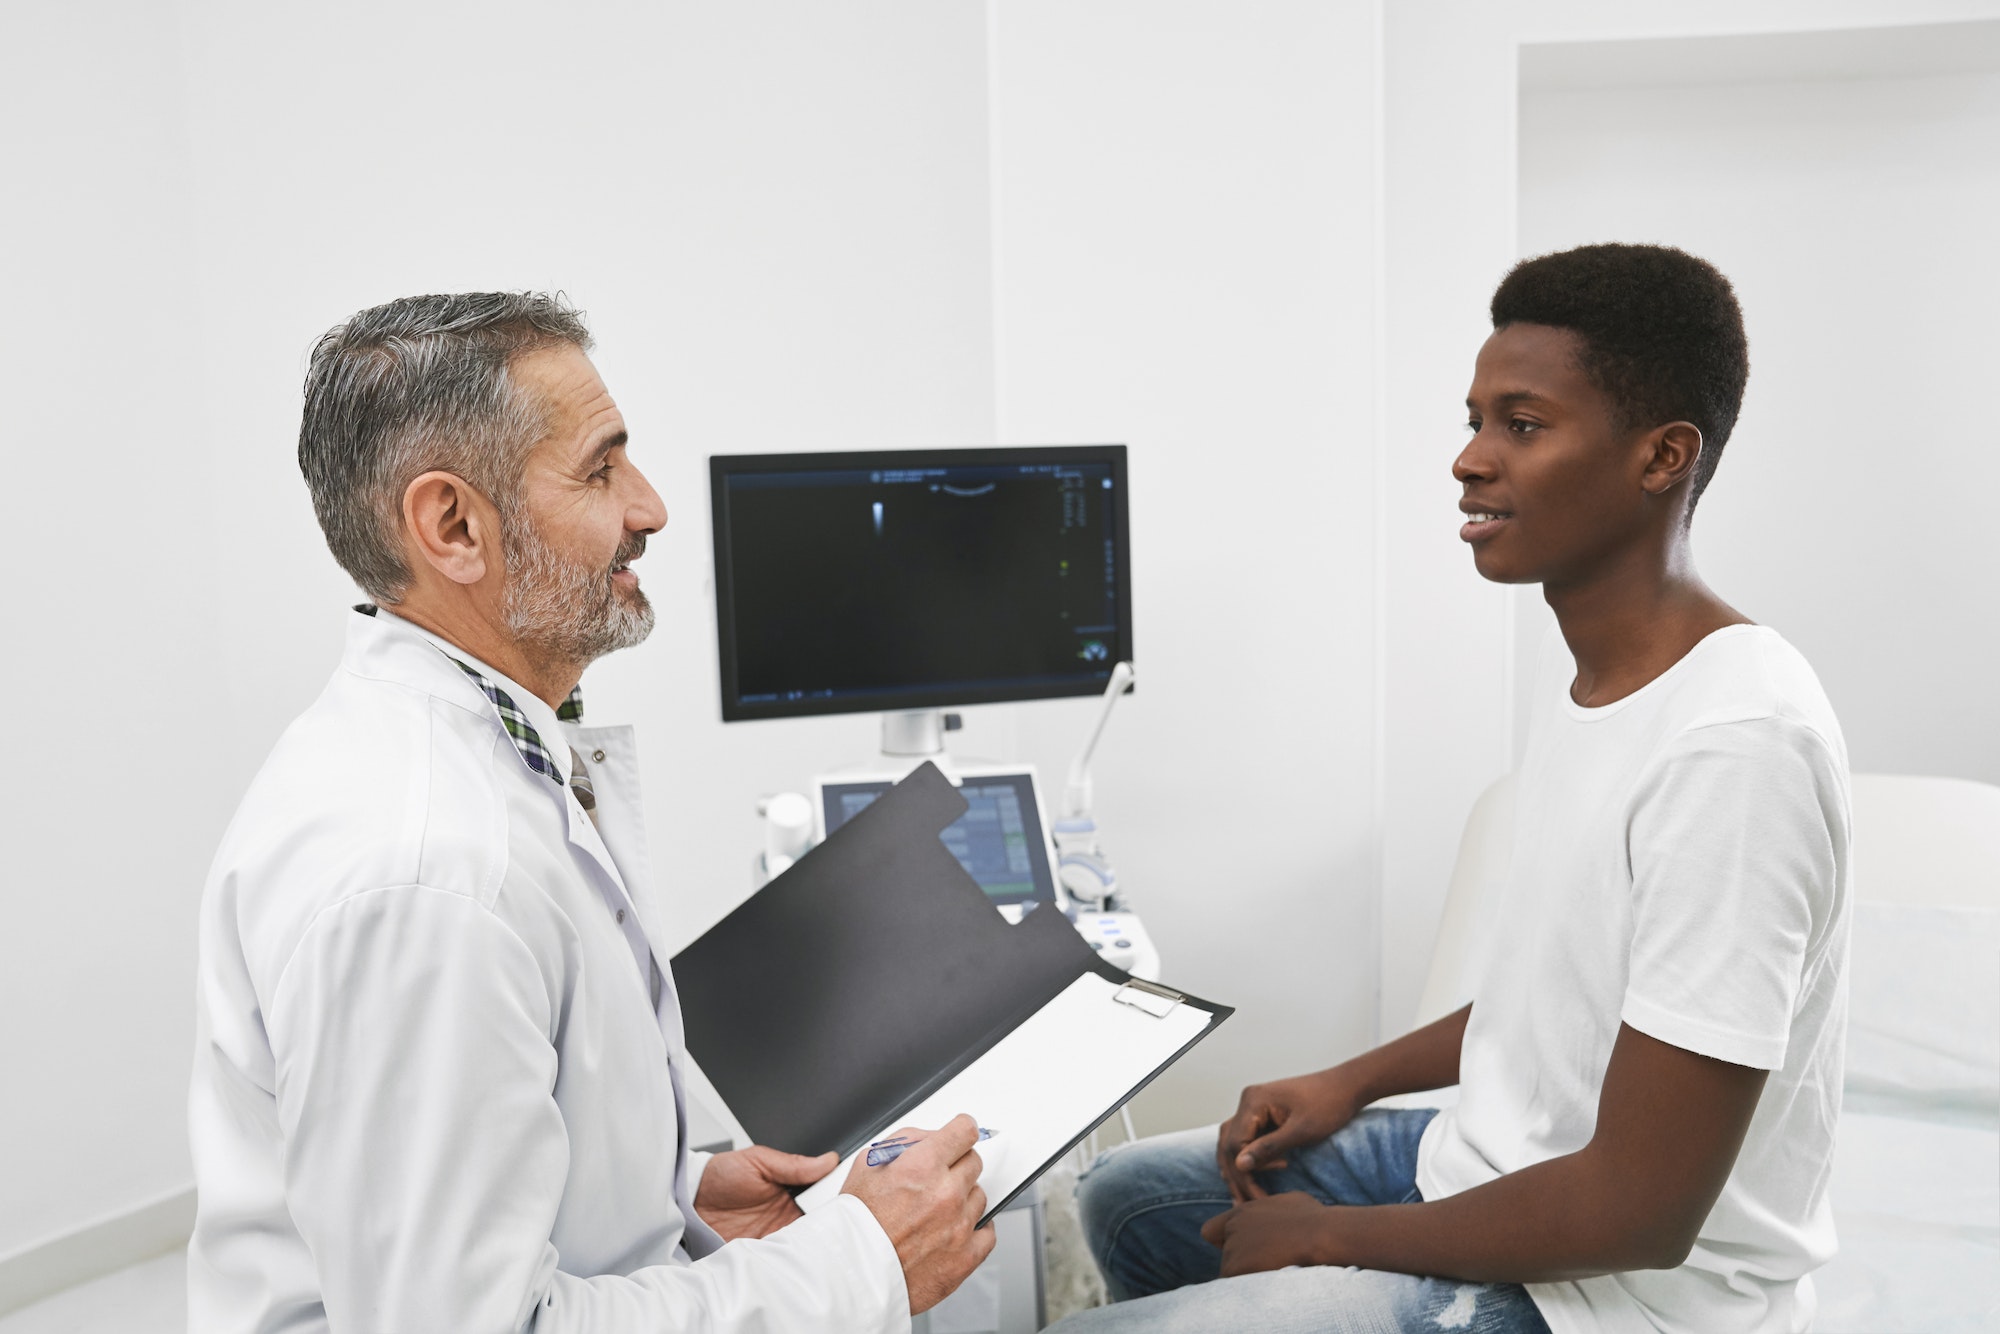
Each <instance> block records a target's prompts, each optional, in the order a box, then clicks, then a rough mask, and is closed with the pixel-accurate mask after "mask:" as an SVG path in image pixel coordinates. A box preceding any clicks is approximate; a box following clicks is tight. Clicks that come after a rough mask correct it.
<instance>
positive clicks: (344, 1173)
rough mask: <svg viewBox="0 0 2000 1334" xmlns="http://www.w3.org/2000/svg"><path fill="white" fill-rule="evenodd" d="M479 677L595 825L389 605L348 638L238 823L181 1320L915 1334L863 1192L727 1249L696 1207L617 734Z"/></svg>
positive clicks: (238, 1332) (361, 620) (630, 769)
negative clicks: (576, 756)
mask: <svg viewBox="0 0 2000 1334" xmlns="http://www.w3.org/2000/svg"><path fill="white" fill-rule="evenodd" d="M459 656H460V657H463V658H466V660H467V661H472V659H471V658H470V656H469V655H466V654H463V653H460V654H459ZM473 665H474V666H481V664H479V663H477V662H473ZM487 675H488V676H489V677H490V678H491V679H493V680H494V682H495V683H496V684H498V685H500V686H501V687H502V688H503V689H505V690H507V692H508V693H509V694H511V695H512V696H513V697H514V699H515V701H516V703H517V704H518V705H519V707H520V708H521V710H522V712H523V713H525V714H527V715H528V717H529V719H530V720H531V722H533V724H534V725H535V727H536V730H537V731H538V732H539V733H540V734H541V735H542V737H543V738H544V739H545V741H547V743H548V744H549V747H550V748H551V750H553V751H555V752H557V759H558V762H559V763H560V764H561V765H563V766H564V767H565V769H567V767H568V765H569V763H570V757H569V755H568V754H567V753H563V752H564V750H565V748H564V746H563V744H562V741H563V740H568V741H569V743H570V744H571V745H574V746H575V747H576V748H577V749H578V750H579V751H581V752H582V753H583V754H584V755H585V756H586V757H591V758H590V760H589V763H588V768H589V770H590V773H591V777H592V780H593V782H594V784H595V788H596V792H597V800H598V807H597V815H598V824H597V825H593V823H592V821H591V820H590V818H589V817H588V816H587V815H586V814H585V813H584V811H583V809H582V808H581V807H580V806H579V805H577V803H576V800H575V798H574V797H573V796H572V795H571V794H570V792H569V791H568V789H567V788H558V787H557V785H556V784H554V783H552V782H550V781H549V780H548V779H547V778H546V777H544V776H542V775H540V774H537V773H534V772H533V771H531V770H530V769H529V768H528V767H527V765H526V764H525V763H524V762H523V760H522V758H521V756H520V754H519V752H518V751H516V749H515V748H514V746H513V744H512V742H511V741H510V740H509V739H508V737H507V735H506V734H505V732H504V731H503V730H502V728H501V725H500V720H499V717H498V714H497V713H496V711H495V710H494V708H493V706H492V704H491V703H490V702H489V701H488V700H487V699H486V697H485V696H484V695H483V694H482V693H481V692H480V691H479V689H478V688H477V687H476V686H475V685H474V684H473V682H472V681H471V680H470V679H469V678H468V677H467V676H466V675H465V674H464V673H463V672H461V671H460V670H459V668H458V667H456V666H454V665H453V664H452V663H451V662H450V661H449V660H448V659H447V658H446V657H445V656H444V654H443V653H442V652H441V651H440V649H439V647H438V645H437V644H436V643H435V642H433V641H432V640H430V639H429V638H428V637H427V636H426V635H425V634H424V633H423V632H421V631H419V630H418V629H417V628H416V627H414V626H412V625H410V624H409V623H408V622H405V621H401V620H399V619H397V618H394V617H392V616H389V615H387V614H383V615H378V616H374V617H369V616H363V615H355V616H353V617H351V618H350V624H349V627H348V637H347V650H346V653H345V655H344V659H343V661H342V663H341V666H340V669H339V670H338V671H336V672H335V673H334V676H333V679H332V681H331V682H329V683H328V685H327V688H326V690H325V692H324V693H323V694H322V695H321V696H320V697H319V699H318V700H317V701H316V702H315V703H314V704H313V706H312V707H311V708H310V709H308V710H307V711H306V712H305V714H304V715H302V716H301V717H300V718H299V719H298V720H297V721H296V722H294V723H293V724H292V725H291V727H290V728H288V729H287V730H286V732H285V734H284V736H283V737H282V738H281V739H280V741H279V742H278V745H277V748H276V749H275V750H274V751H273V752H272V754H271V757H270V759H269V760H268V761H267V762H266V763H265V765H264V768H263V769H262V771H261V772H259V774H258V775H257V777H256V779H255V780H254V781H253V782H252V784H251V786H250V790H249V792H248V794H247V795H246V796H245V797H244V799H243V804H242V807H241V808H240V809H239V810H238V812H237V815H236V819H235V820H234V822H233V823H232V824H231V825H230V828H229V832H228V833H227V834H226V835H225V836H224V839H223V842H222V847H221V850H220V851H219V852H218V853H217V855H216V860H215V865H214V868H213V870H212V871H211V873H210V876H209V880H208V884H207V887H206V890H205V892H204V894H203V897H202V907H201V961H200V967H199V985H198V993H197V1017H198V1038H197V1043H196V1055H195V1065H194V1077H193V1083H192V1088H191V1091H190V1099H189V1122H190V1134H191V1138H192V1142H193V1150H194V1163H195V1179H196V1186H197V1189H198V1192H199V1200H200V1205H199V1212H198V1215H197V1218H196V1223H195V1230H194V1238H193V1241H192V1242H191V1243H190V1245H189V1248H188V1307H189V1320H190V1329H191V1330H192V1331H193V1332H194V1334H251V1331H257V1332H259V1334H262V1332H264V1331H277V1330H285V1331H319V1330H329V1331H339V1332H340V1334H349V1332H350V1331H351V1332H352V1334H445V1332H447V1331H449V1332H451V1334H485V1332H486V1331H491V1332H492V1334H501V1331H521V1330H533V1331H535V1334H556V1332H557V1331H585V1330H587V1331H590V1332H591V1334H624V1332H625V1331H632V1332H633V1334H637V1332H638V1331H647V1334H663V1332H665V1331H703V1332H704V1334H709V1332H713V1334H724V1332H725V1331H727V1332H729V1334H739V1332H740V1334H749V1332H751V1331H759V1332H762V1331H797V1332H799V1334H820V1332H821V1331H845V1330H856V1331H884V1332H885V1334H886V1332H888V1331H895V1332H896V1334H903V1332H904V1331H907V1330H908V1329H909V1326H910V1320H909V1314H908V1295H907V1292H906V1290H905V1288H904V1284H903V1277H902V1270H901V1268H900V1266H899V1265H898V1263H897V1260H896V1254H895V1250H894V1248H893V1247H892V1246H891V1245H890V1243H889V1240H888V1238H887V1236H886V1235H885V1234H884V1233H883V1231H882V1229H881V1227H880V1225H879V1224H877V1223H876V1221H875V1219H874V1216H873V1215H872V1214H870V1213H869V1212H868V1210H867V1208H866V1207H865V1206H863V1205H862V1204H861V1203H860V1202H859V1201H858V1200H855V1199H853V1198H852V1197H845V1198H843V1199H842V1200H841V1201H840V1203H839V1206H838V1207H836V1208H831V1209H825V1210H821V1211H818V1212H816V1213H814V1214H813V1215H812V1216H811V1217H809V1218H805V1219H802V1220H800V1221H798V1222H795V1223H793V1224H792V1225H791V1226H790V1227H787V1228H785V1229H784V1230H782V1231H781V1232H778V1233H776V1234H774V1235H773V1236H771V1237H768V1238H765V1239H763V1240H760V1241H737V1242H732V1243H730V1244H729V1245H727V1246H723V1245H721V1243H720V1241H719V1239H718V1238H717V1237H716V1236H715V1234H714V1233H713V1232H712V1231H711V1230H710V1229H709V1228H708V1227H707V1226H706V1225H705V1224H704V1223H702V1222H701V1220H700V1219H699V1218H698V1217H696V1216H695V1213H694V1210H693V1208H692V1206H691V1204H690V1200H691V1199H692V1197H693V1194H694V1191H695V1188H696V1185H697V1179H698V1175H699V1170H700V1162H699V1161H696V1162H694V1163H692V1164H691V1163H690V1160H689V1155H688V1152H687V1147H686V1144H685V1142H684V1140H685V1132H686V1117H685V1113H684V1111H683V1110H682V1107H681V1096H682V1095H681V1079H680V1068H679V1067H680V1064H681V1062H682V1061H683V1060H684V1059H685V1058H684V1055H683V1050H682V1039H681V1022H680V1009H679V1005H678V1003H677V1001H676V999H675V995H674V990H673V984H672V980H671V978H670V977H667V978H664V979H663V984H662V985H661V986H660V988H659V996H658V1000H657V1004H655V1002H654V1000H653V998H652V996H651V995H650V994H649V992H650V990H651V987H650V985H649V980H648V979H649V974H650V971H651V967H650V965H651V957H657V958H658V959H659V960H660V961H661V969H662V972H664V969H665V960H666V959H667V958H668V954H667V951H666V950H665V948H664V946H663V943H662V942H663V937H662V935H661V933H660V924H661V921H662V919H661V916H660V910H659V908H658V906H657V904H656V903H655V901H654V899H653V897H652V893H651V887H650V875H651V872H650V869H649V867H648V865H647V861H646V852H645V840H644V836H643V835H644V830H643V825H642V823H641V819H640V813H639V801H638V768H637V763H636V760H635V757H634V753H633V747H632V736H631V730H630V729H629V728H577V727H571V726H569V725H567V724H559V723H557V722H556V720H555V715H554V712H553V711H552V710H550V709H549V708H548V706H547V705H546V704H544V703H542V701H540V700H538V699H535V698H534V697H533V696H531V695H530V694H529V693H528V692H527V691H526V690H524V689H522V688H520V687H519V686H516V685H515V684H514V683H512V682H510V681H508V680H507V679H506V678H504V677H502V676H501V675H500V674H499V673H497V672H492V671H490V670H488V671H487ZM600 752H601V753H602V756H603V758H602V759H597V758H595V757H596V755H597V754H598V753H600ZM600 828H601V830H602V833H601V835H600V832H599V830H600ZM621 910H622V911H623V912H624V914H625V916H624V919H623V921H622V923H621V920H620V918H619V915H618V914H619V912H620V911H621ZM649 955H650V956H651V957H649Z"/></svg>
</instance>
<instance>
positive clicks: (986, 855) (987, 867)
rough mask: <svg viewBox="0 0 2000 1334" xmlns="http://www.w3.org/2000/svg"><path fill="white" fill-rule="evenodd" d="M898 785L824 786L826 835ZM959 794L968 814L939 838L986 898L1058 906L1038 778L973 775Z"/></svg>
mask: <svg viewBox="0 0 2000 1334" xmlns="http://www.w3.org/2000/svg"><path fill="white" fill-rule="evenodd" d="M893 786H895V784H894V783H893V782H892V781H890V780H889V779H886V778H884V779H867V780H861V781H857V782H852V783H826V784H824V785H823V786H822V787H821V788H820V802H821V812H822V814H823V816H824V817H825V820H826V832H827V833H829V834H831V833H832V832H833V831H834V830H836V829H838V828H840V827H841V826H842V825H844V824H846V823H847V822H848V821H849V820H852V819H853V818H854V817H855V816H856V815H858V814H860V813H861V812H862V811H864V810H866V809H867V808H868V805H869V803H870V802H872V801H874V800H875V798H877V797H879V796H881V795H882V794H883V793H884V792H887V791H888V790H889V789H890V788H891V787H893ZM958 794H959V795H960V796H962V797H964V798H965V803H966V812H965V814H963V815H961V816H959V817H958V818H957V819H956V820H954V821H952V822H951V823H950V824H948V825H946V826H945V828H944V832H943V833H942V834H940V835H938V837H939V839H940V840H941V841H942V842H943V843H944V845H945V847H946V848H947V849H949V850H950V852H951V855H952V856H954V857H956V858H958V864H959V865H961V866H963V867H964V868H965V871H966V874H967V875H970V876H971V877H972V878H973V879H974V880H977V881H978V882H979V887H980V888H981V889H983V890H985V891H986V897H988V898H990V899H992V900H993V902H994V904H995V906H998V905H1001V904H1009V903H1030V902H1034V903H1053V902H1055V897H1056V885H1055V874H1054V872H1052V871H1051V870H1050V869H1049V855H1048V848H1047V845H1046V844H1044V843H1043V842H1042V818H1041V811H1040V809H1039V808H1038V806H1037V804H1036V802H1035V782H1034V779H1033V778H1031V777H1030V776H1029V775H1027V774H1025V773H1019V774H987V775H984V776H980V777H971V776H968V777H967V778H965V779H964V780H963V781H962V782H961V783H960V784H959V788H958Z"/></svg>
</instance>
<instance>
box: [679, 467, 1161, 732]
mask: <svg viewBox="0 0 2000 1334" xmlns="http://www.w3.org/2000/svg"><path fill="white" fill-rule="evenodd" d="M709 487H710V500H711V502H712V504H713V507H714V521H715V601H716V628H717V631H718V639H719V649H720V653H719V656H720V660H721V668H722V672H721V676H722V716H723V718H724V719H725V720H728V721H731V722H734V721H739V720H743V719H751V718H783V717H796V716H799V715H802V714H818V713H851V712H856V711H860V710H892V709H923V708H942V707H947V706H951V705H959V704H984V703H993V702H998V701H1002V700H1017V699H1048V698H1054V697H1057V696H1064V695H1091V694H1096V693H1098V692H1099V691H1102V690H1103V689H1104V686H1105V683H1106V681H1108V680H1109V679H1110V675H1111V668H1112V666H1113V665H1114V664H1115V663H1117V662H1119V661H1121V660H1124V659H1129V658H1131V657H1132V611H1131V607H1132V598H1131V559H1130V555H1129V549H1130V548H1129V545H1128V542H1127V538H1126V501H1125V447H1124V446H1123V445H1104V446H1066V447H1045V448H1023V449H958V450H922V451H908V452H894V453H867V454H753V455H736V456H717V457H714V458H711V459H710V460H709Z"/></svg>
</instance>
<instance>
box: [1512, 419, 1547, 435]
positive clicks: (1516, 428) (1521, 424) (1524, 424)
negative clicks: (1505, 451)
mask: <svg viewBox="0 0 2000 1334" xmlns="http://www.w3.org/2000/svg"><path fill="white" fill-rule="evenodd" d="M1507 429H1508V430H1510V431H1512V432H1513V433H1514V434H1515V435H1533V434H1534V433H1535V432H1537V431H1539V430H1541V429H1543V428H1542V424H1541V423H1540V422H1538V421H1534V420H1532V419H1531V418H1528V417H1515V418H1513V419H1512V420H1510V421H1509V422H1508V423H1507Z"/></svg>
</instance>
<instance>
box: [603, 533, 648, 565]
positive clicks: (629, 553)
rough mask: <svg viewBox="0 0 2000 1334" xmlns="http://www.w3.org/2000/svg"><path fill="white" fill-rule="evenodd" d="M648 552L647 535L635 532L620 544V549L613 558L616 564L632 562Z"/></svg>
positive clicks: (613, 562) (612, 560) (612, 561)
mask: <svg viewBox="0 0 2000 1334" xmlns="http://www.w3.org/2000/svg"><path fill="white" fill-rule="evenodd" d="M645 554H646V535H645V534H644V533H634V534H632V535H631V536H630V537H628V538H626V539H625V540H624V541H623V542H620V543H619V544H618V551H617V553H616V554H615V555H613V556H612V558H611V563H612V564H613V565H614V566H617V565H626V564H630V563H631V562H632V561H635V560H637V559H639V557H641V556H643V555H645Z"/></svg>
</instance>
